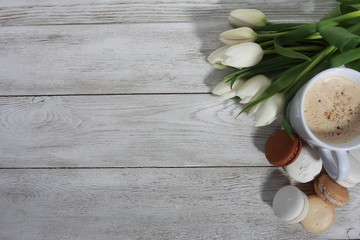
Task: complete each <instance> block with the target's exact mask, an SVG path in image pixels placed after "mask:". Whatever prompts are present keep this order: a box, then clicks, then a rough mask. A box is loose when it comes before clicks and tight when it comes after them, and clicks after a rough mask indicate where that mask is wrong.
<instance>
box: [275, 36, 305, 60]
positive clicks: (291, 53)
mask: <svg viewBox="0 0 360 240" xmlns="http://www.w3.org/2000/svg"><path fill="white" fill-rule="evenodd" d="M274 46H275V51H276V53H278V54H279V55H282V56H285V57H288V58H297V59H303V60H306V61H311V58H309V57H308V56H306V55H304V54H302V53H299V52H296V51H294V50H291V49H289V48H285V47H283V46H281V45H280V44H279V43H278V42H277V41H276V40H275V42H274Z"/></svg>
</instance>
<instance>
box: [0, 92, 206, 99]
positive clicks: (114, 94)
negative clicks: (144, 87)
mask: <svg viewBox="0 0 360 240" xmlns="http://www.w3.org/2000/svg"><path fill="white" fill-rule="evenodd" d="M127 95H130V96H133V95H134V96H137V95H149V96H152V95H212V93H210V92H177V93H162V92H159V93H156V92H150V93H146V92H144V93H75V94H14V95H0V97H1V98H13V97H14V98H16V97H19V98H20V97H82V96H86V97H88V96H127Z"/></svg>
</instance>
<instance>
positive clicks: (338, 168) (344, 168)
mask: <svg viewBox="0 0 360 240" xmlns="http://www.w3.org/2000/svg"><path fill="white" fill-rule="evenodd" d="M319 152H320V156H321V159H322V161H323V164H324V167H325V170H326V172H327V173H328V174H329V175H330V177H331V178H333V179H334V180H336V181H342V180H345V179H346V178H347V177H348V175H349V171H350V164H349V158H348V155H347V152H346V151H343V150H338V151H331V150H329V149H326V148H320V149H319Z"/></svg>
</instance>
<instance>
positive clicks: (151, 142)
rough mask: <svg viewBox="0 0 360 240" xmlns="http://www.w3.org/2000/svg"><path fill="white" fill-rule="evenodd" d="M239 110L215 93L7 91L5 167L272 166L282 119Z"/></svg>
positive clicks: (2, 131)
mask: <svg viewBox="0 0 360 240" xmlns="http://www.w3.org/2000/svg"><path fill="white" fill-rule="evenodd" d="M240 110H241V106H240V104H238V103H237V102H235V101H232V100H229V101H226V102H222V101H220V100H219V99H218V98H217V97H215V96H212V95H209V94H196V95H193V94H190V95H189V94H183V95H172V94H167V95H124V96H62V97H60V96H54V97H16V98H13V97H3V98H0V112H1V115H0V125H1V128H0V135H1V138H0V152H1V155H0V167H7V168H9V167H15V168H16V167H49V166H52V167H90V166H91V167H103V166H117V167H138V166H141V167H145V166H146V167H154V166H155V167H156V166H161V167H176V166H269V164H268V162H267V160H266V159H265V157H264V154H263V152H262V150H263V147H264V144H265V141H266V139H267V137H268V136H270V135H271V134H272V133H273V132H274V131H275V130H276V129H278V128H279V125H278V124H273V126H267V127H263V128H254V127H253V123H252V121H251V119H249V118H248V117H247V116H246V114H244V115H242V116H240V117H239V118H238V119H235V116H236V115H237V113H238V112H239V111H240ZM356 151H357V152H359V153H360V151H358V150H356Z"/></svg>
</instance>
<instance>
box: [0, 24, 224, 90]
mask: <svg viewBox="0 0 360 240" xmlns="http://www.w3.org/2000/svg"><path fill="white" fill-rule="evenodd" d="M229 28H230V27H229V26H228V24H227V23H226V22H224V23H223V24H221V23H220V24H219V23H216V22H212V23H204V25H202V26H201V28H199V29H197V28H196V27H195V26H194V25H193V24H192V23H167V24H164V23H159V24H121V25H111V24H109V25H85V26H81V25H80V26H41V27H32V26H27V27H0V52H1V54H0V65H1V66H2V69H1V71H0V86H1V87H0V94H1V95H28V94H30V95H37V94H102V93H106V94H111V93H163V92H165V93H183V92H188V93H193V92H209V91H210V88H212V86H214V84H215V83H217V82H219V81H220V80H221V79H222V77H223V76H225V74H226V71H225V72H224V71H213V69H212V67H211V66H210V65H209V64H208V63H207V62H206V60H205V58H206V56H208V55H209V54H210V53H211V52H212V51H213V50H215V49H216V48H217V47H219V46H220V42H219V40H218V39H217V38H218V34H219V32H221V30H220V29H223V30H225V29H229ZM198 34H202V35H203V38H201V39H200V38H198ZM202 39H204V41H202ZM205 39H206V40H205ZM227 73H229V72H227Z"/></svg>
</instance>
